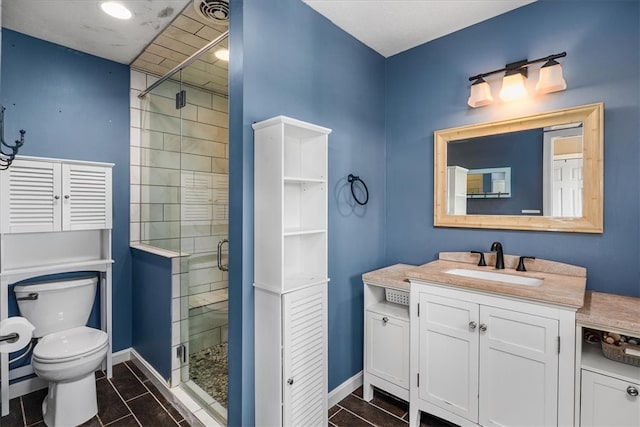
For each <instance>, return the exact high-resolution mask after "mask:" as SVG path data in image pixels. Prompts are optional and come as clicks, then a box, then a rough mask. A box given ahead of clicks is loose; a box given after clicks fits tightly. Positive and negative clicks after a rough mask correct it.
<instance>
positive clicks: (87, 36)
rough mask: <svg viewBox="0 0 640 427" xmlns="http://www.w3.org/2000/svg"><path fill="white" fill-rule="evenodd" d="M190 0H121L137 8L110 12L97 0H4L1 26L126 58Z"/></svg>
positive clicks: (98, 53) (114, 58)
mask: <svg viewBox="0 0 640 427" xmlns="http://www.w3.org/2000/svg"><path fill="white" fill-rule="evenodd" d="M190 1H191V0H153V1H140V0H120V2H121V3H123V4H124V5H126V6H127V7H128V8H129V10H131V12H132V13H133V18H132V19H129V20H126V21H123V20H119V19H115V18H112V17H110V16H108V15H106V14H105V13H104V12H102V10H101V9H100V3H101V1H98V0H46V1H45V0H2V26H3V27H5V28H9V29H10V30H14V31H17V32H20V33H23V34H27V35H29V36H33V37H36V38H39V39H42V40H47V41H50V42H52V43H56V44H60V45H62V46H66V47H70V48H72V49H75V50H79V51H81V52H85V53H90V54H92V55H95V56H99V57H101V58H106V59H110V60H112V61H115V62H120V63H122V64H130V63H131V61H133V60H134V59H135V58H136V56H138V54H139V53H140V52H141V51H142V50H143V49H144V48H145V46H147V44H149V43H150V42H151V40H153V38H154V37H155V36H156V35H157V34H158V33H160V32H161V31H162V30H163V29H164V28H165V27H166V26H167V25H169V23H170V22H171V21H173V19H174V18H175V17H176V15H178V14H179V13H180V11H181V10H182V9H183V8H184V7H185V5H186V4H187V3H189V2H190Z"/></svg>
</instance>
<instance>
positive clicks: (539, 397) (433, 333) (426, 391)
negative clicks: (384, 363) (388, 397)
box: [410, 280, 575, 426]
mask: <svg viewBox="0 0 640 427" xmlns="http://www.w3.org/2000/svg"><path fill="white" fill-rule="evenodd" d="M411 301H412V304H413V305H412V306H411V324H412V329H411V373H412V375H415V378H412V379H411V393H410V394H411V405H412V407H411V411H410V412H411V414H410V418H411V420H410V421H411V425H412V426H417V425H418V421H419V416H418V415H419V412H418V411H425V412H428V413H431V414H433V415H436V416H439V417H441V418H444V419H447V420H449V421H452V422H454V423H456V424H458V425H461V426H470V425H482V426H491V425H494V426H515V425H525V424H526V425H536V426H551V425H572V424H573V411H572V408H573V401H572V400H573V372H572V371H573V358H574V353H573V344H574V340H573V339H572V333H571V332H570V331H571V330H572V329H573V325H574V324H575V323H574V322H575V309H564V308H561V307H552V306H549V305H542V304H534V303H529V302H525V301H521V300H517V299H514V298H511V297H502V296H497V295H495V294H494V295H490V294H485V293H482V292H477V291H470V290H466V289H462V288H455V287H447V286H443V285H440V284H437V283H426V282H416V281H413V280H412V283H411ZM562 341H564V342H562ZM561 343H562V345H561ZM563 405H564V407H563Z"/></svg>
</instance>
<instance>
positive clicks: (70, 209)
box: [0, 156, 112, 233]
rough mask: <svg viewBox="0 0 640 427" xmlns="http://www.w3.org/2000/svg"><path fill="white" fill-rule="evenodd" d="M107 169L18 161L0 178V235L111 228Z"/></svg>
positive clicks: (53, 161)
mask: <svg viewBox="0 0 640 427" xmlns="http://www.w3.org/2000/svg"><path fill="white" fill-rule="evenodd" d="M111 169H112V165H110V164H104V163H95V162H82V161H72V160H62V159H48V158H35V157H24V156H22V157H18V158H16V160H15V161H14V162H13V163H12V165H11V167H10V168H9V169H7V170H5V171H2V172H1V173H0V189H1V191H2V194H3V197H2V198H1V199H0V222H1V224H0V229H1V232H2V233H35V232H53V231H76V230H99V229H110V228H111V227H112V198H111V186H112V183H111V180H112V177H111V175H112V171H111Z"/></svg>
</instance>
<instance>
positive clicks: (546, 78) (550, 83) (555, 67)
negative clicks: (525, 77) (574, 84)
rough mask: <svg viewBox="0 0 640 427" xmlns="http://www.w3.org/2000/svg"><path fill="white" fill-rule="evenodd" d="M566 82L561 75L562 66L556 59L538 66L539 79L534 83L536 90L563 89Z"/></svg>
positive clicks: (547, 91)
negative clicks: (540, 66)
mask: <svg viewBox="0 0 640 427" xmlns="http://www.w3.org/2000/svg"><path fill="white" fill-rule="evenodd" d="M566 88H567V82H565V81H564V77H563V76H562V67H561V66H560V64H558V63H557V62H556V61H549V62H547V63H546V64H544V65H543V66H542V68H540V79H539V80H538V83H537V84H536V92H538V93H551V92H557V91H559V90H565V89H566Z"/></svg>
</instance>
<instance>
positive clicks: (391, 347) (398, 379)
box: [364, 302, 409, 400]
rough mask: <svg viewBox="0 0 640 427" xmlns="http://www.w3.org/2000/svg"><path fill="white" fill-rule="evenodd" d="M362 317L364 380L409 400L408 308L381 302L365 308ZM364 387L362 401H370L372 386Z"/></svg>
mask: <svg viewBox="0 0 640 427" xmlns="http://www.w3.org/2000/svg"><path fill="white" fill-rule="evenodd" d="M365 317H366V319H365V321H366V326H365V330H366V337H365V347H366V348H365V371H366V374H367V375H370V376H369V377H368V378H367V381H366V383H367V384H369V385H375V386H377V387H379V388H381V389H383V390H385V391H388V392H389V393H391V394H393V395H395V396H397V397H400V398H402V399H405V400H408V397H409V307H407V306H401V305H398V304H394V303H385V302H381V303H378V304H375V305H373V306H371V307H368V308H367V310H366V313H365ZM365 389H366V392H365V396H364V398H365V400H371V398H373V395H372V393H371V388H370V387H365Z"/></svg>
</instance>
